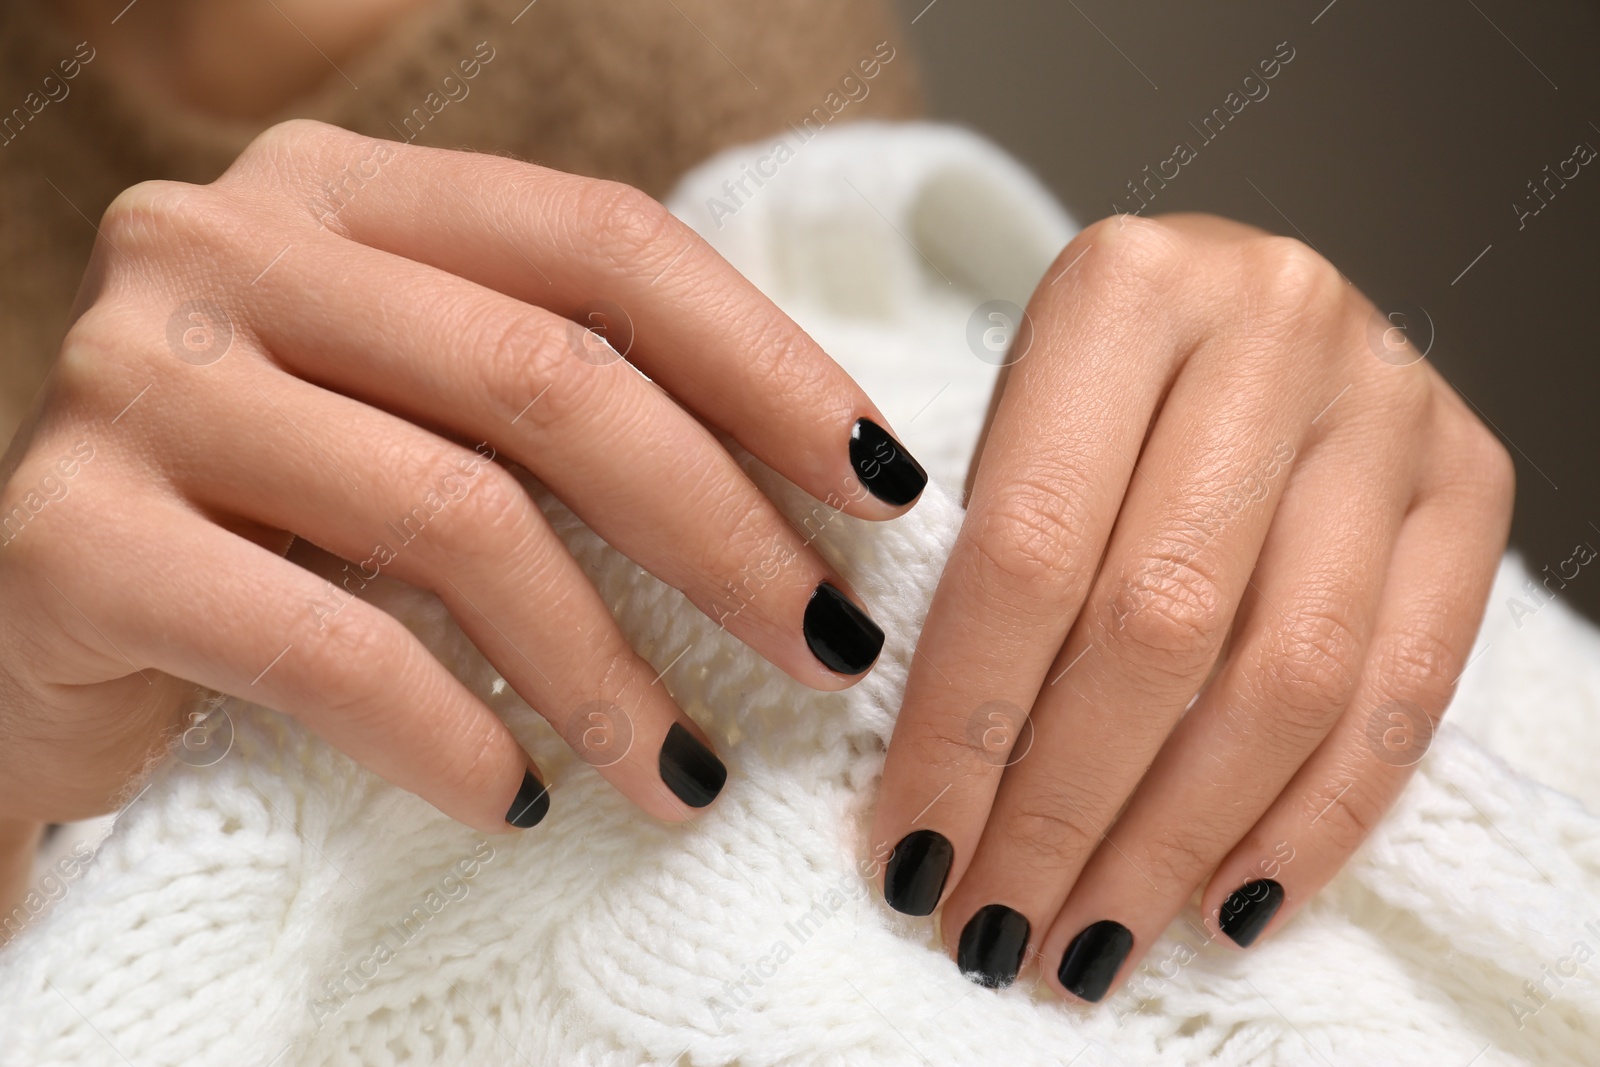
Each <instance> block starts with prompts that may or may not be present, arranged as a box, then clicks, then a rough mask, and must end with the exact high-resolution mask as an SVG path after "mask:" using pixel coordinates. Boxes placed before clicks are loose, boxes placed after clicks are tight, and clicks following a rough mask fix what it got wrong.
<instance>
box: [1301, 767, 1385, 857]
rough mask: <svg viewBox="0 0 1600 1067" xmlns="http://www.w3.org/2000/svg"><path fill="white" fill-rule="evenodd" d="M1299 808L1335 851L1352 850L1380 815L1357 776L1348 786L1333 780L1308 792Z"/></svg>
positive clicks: (1380, 812)
mask: <svg viewBox="0 0 1600 1067" xmlns="http://www.w3.org/2000/svg"><path fill="white" fill-rule="evenodd" d="M1301 810H1302V812H1303V813H1304V815H1306V816H1307V817H1308V819H1309V824H1310V825H1311V826H1312V827H1313V828H1314V829H1315V830H1316V831H1317V832H1318V834H1319V835H1320V836H1321V837H1322V838H1323V839H1324V840H1325V842H1326V848H1327V849H1328V850H1329V851H1331V852H1333V853H1334V854H1348V853H1351V852H1354V851H1355V850H1356V849H1357V848H1358V847H1359V846H1360V845H1361V842H1363V841H1365V840H1366V839H1367V835H1368V834H1370V833H1371V832H1372V829H1373V827H1375V826H1376V825H1377V823H1378V819H1379V817H1380V816H1381V815H1382V811H1381V809H1380V808H1379V807H1378V805H1376V804H1374V803H1373V801H1372V800H1371V799H1370V798H1369V797H1368V796H1367V794H1366V790H1365V788H1364V787H1363V786H1362V784H1361V779H1360V778H1353V779H1351V780H1350V782H1349V786H1348V788H1346V787H1345V786H1343V785H1339V784H1338V783H1334V784H1330V786H1329V787H1328V788H1327V789H1326V790H1324V791H1323V792H1322V793H1319V794H1313V795H1309V796H1307V798H1306V802H1305V806H1304V807H1303V808H1302V809H1301Z"/></svg>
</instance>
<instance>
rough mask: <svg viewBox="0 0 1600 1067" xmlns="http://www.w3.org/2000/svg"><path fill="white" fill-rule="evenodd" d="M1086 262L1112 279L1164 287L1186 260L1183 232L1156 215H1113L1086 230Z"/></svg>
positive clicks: (1144, 286) (1141, 287)
mask: <svg viewBox="0 0 1600 1067" xmlns="http://www.w3.org/2000/svg"><path fill="white" fill-rule="evenodd" d="M1085 238H1086V239H1088V240H1089V242H1090V244H1089V246H1088V248H1087V249H1086V250H1085V254H1084V259H1085V264H1086V265H1087V266H1089V267H1090V268H1091V269H1092V270H1093V271H1095V272H1096V273H1097V274H1103V275H1104V276H1105V277H1106V279H1107V280H1108V281H1113V282H1121V283H1123V284H1127V285H1131V286H1133V287H1135V288H1137V289H1139V290H1141V291H1144V290H1150V289H1164V288H1166V287H1167V285H1168V283H1169V282H1170V281H1171V278H1172V275H1173V274H1174V272H1176V271H1177V270H1179V269H1180V268H1181V267H1182V265H1183V262H1184V260H1185V247H1184V239H1183V236H1182V234H1180V233H1179V232H1178V231H1177V230H1174V229H1173V228H1172V227H1171V226H1168V225H1167V224H1166V223H1163V222H1161V221H1159V220H1156V219H1146V218H1141V217H1139V216H1137V215H1113V216H1111V217H1109V218H1105V219H1101V220H1100V221H1099V222H1097V223H1095V224H1094V225H1093V226H1091V227H1089V229H1088V231H1086V232H1085Z"/></svg>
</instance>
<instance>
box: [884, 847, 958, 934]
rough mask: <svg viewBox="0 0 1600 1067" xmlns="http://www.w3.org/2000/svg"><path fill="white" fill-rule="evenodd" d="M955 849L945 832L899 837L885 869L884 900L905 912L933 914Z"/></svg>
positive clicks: (906, 913)
mask: <svg viewBox="0 0 1600 1067" xmlns="http://www.w3.org/2000/svg"><path fill="white" fill-rule="evenodd" d="M955 856H956V850H955V849H954V848H952V847H951V846H950V842H949V841H947V840H946V839H945V836H944V835H943V834H939V833H935V832H934V831H932V830H913V831H911V832H910V833H909V834H907V835H906V836H905V837H902V838H901V839H900V843H899V844H898V845H896V846H894V852H893V853H891V854H890V856H889V864H888V866H887V867H885V868H884V872H883V899H884V900H885V901H887V902H888V904H889V907H891V908H893V909H894V910H895V911H898V912H900V913H902V914H904V915H932V914H933V909H934V908H936V907H938V906H939V894H941V893H943V892H944V880H945V879H946V878H947V877H949V875H950V861H951V860H953V859H955Z"/></svg>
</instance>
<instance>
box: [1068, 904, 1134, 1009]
mask: <svg viewBox="0 0 1600 1067" xmlns="http://www.w3.org/2000/svg"><path fill="white" fill-rule="evenodd" d="M1132 948H1133V934H1132V932H1131V931H1129V929H1128V928H1127V927H1126V926H1123V925H1122V924H1121V923H1119V922H1114V921H1113V920H1111V919H1101V920H1100V921H1099V922H1097V923H1091V924H1089V925H1088V926H1085V927H1084V928H1083V929H1082V930H1081V931H1080V932H1079V933H1078V936H1077V937H1075V938H1073V939H1072V944H1070V945H1068V946H1067V951H1066V952H1065V953H1064V954H1062V957H1061V966H1060V967H1058V968H1056V977H1057V978H1059V979H1061V984H1062V985H1063V986H1064V987H1066V990H1067V992H1068V993H1071V994H1072V995H1073V996H1075V997H1079V998H1081V999H1083V1000H1087V1001H1088V1002H1089V1003H1091V1004H1093V1003H1096V1002H1097V1001H1099V999H1100V998H1101V997H1103V996H1105V995H1106V990H1108V989H1110V988H1111V980H1112V979H1113V978H1115V977H1116V976H1117V968H1118V967H1121V966H1122V961H1123V960H1125V959H1127V958H1128V952H1129V950H1130V949H1132Z"/></svg>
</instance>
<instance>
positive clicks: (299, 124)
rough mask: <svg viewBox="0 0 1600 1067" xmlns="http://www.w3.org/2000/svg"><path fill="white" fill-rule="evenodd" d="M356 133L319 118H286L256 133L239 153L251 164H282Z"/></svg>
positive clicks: (272, 166)
mask: <svg viewBox="0 0 1600 1067" xmlns="http://www.w3.org/2000/svg"><path fill="white" fill-rule="evenodd" d="M354 136H355V135H354V134H352V133H350V131H348V130H344V129H341V128H340V127H338V126H334V125H332V124H330V123H326V122H318V121H317V120H316V119H298V118H297V119H286V120H285V121H283V122H279V123H274V124H273V125H271V126H268V127H267V128H266V129H264V130H262V131H261V132H260V133H258V134H256V135H255V137H254V138H252V139H251V141H250V143H249V144H248V145H246V146H245V149H244V151H243V152H241V153H240V154H239V160H240V162H241V163H244V164H245V165H247V166H264V167H267V168H281V167H284V166H286V165H287V164H289V162H290V161H291V160H294V159H296V158H298V157H300V156H303V155H305V154H306V153H308V152H317V151H320V150H322V149H324V148H326V147H328V146H331V145H334V144H337V143H339V142H341V141H345V140H348V139H350V138H352V137H354Z"/></svg>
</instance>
